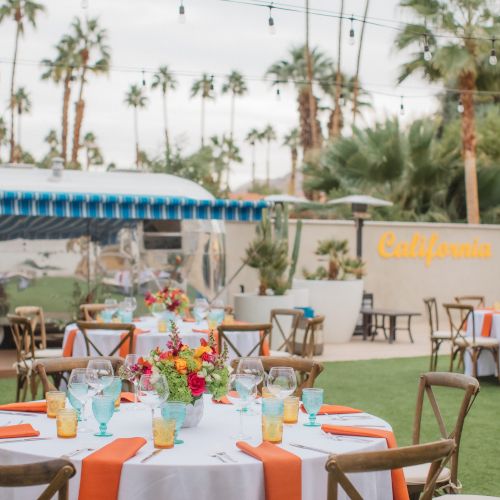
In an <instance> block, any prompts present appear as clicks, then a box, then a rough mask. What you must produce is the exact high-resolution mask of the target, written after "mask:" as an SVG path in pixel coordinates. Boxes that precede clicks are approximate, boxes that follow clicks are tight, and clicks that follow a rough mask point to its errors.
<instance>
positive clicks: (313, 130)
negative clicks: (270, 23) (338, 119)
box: [304, 0, 319, 149]
mask: <svg viewBox="0 0 500 500" xmlns="http://www.w3.org/2000/svg"><path fill="white" fill-rule="evenodd" d="M304 50H305V60H306V71H307V87H308V94H309V95H308V99H309V124H310V127H311V142H312V148H313V149H314V148H317V147H319V143H318V129H317V127H316V113H315V110H316V105H315V104H316V103H315V102H314V94H313V86H312V81H313V67H312V61H311V52H310V50H309V0H306V43H305V45H304Z"/></svg>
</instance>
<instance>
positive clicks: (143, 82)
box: [142, 70, 146, 87]
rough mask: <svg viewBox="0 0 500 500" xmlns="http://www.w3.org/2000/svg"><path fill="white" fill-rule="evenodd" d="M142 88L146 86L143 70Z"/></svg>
mask: <svg viewBox="0 0 500 500" xmlns="http://www.w3.org/2000/svg"><path fill="white" fill-rule="evenodd" d="M142 86H143V87H145V86H146V76H145V75H144V70H142Z"/></svg>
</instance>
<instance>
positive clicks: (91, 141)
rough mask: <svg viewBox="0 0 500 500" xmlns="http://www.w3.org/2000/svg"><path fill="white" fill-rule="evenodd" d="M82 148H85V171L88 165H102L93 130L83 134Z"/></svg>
mask: <svg viewBox="0 0 500 500" xmlns="http://www.w3.org/2000/svg"><path fill="white" fill-rule="evenodd" d="M83 148H84V149H85V157H86V161H87V171H88V170H89V168H90V165H102V164H103V163H104V159H103V157H102V154H101V150H100V148H99V146H98V145H97V137H96V136H95V134H94V133H93V132H87V133H86V134H85V135H84V136H83Z"/></svg>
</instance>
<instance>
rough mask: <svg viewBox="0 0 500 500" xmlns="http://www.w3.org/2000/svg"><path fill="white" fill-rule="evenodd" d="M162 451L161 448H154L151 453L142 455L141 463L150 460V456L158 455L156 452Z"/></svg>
mask: <svg viewBox="0 0 500 500" xmlns="http://www.w3.org/2000/svg"><path fill="white" fill-rule="evenodd" d="M162 451H163V448H160V449H159V450H155V451H153V453H150V454H149V455H148V456H147V457H144V458H143V459H142V460H141V464H143V463H145V462H147V461H148V460H150V459H151V458H153V457H154V456H156V455H158V453H161V452H162Z"/></svg>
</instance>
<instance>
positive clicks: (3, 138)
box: [0, 116, 9, 163]
mask: <svg viewBox="0 0 500 500" xmlns="http://www.w3.org/2000/svg"><path fill="white" fill-rule="evenodd" d="M8 143H9V141H8V139H7V125H6V124H5V120H4V119H3V118H2V117H1V116H0V163H2V146H3V145H4V144H8Z"/></svg>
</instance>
